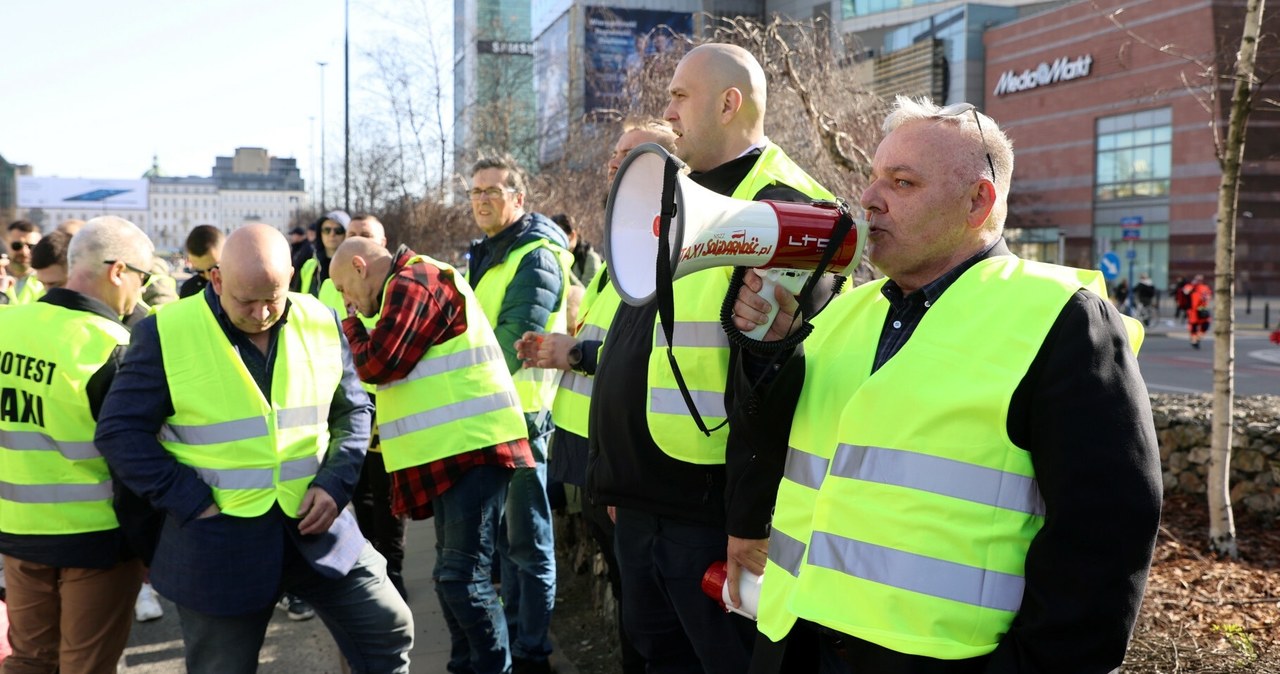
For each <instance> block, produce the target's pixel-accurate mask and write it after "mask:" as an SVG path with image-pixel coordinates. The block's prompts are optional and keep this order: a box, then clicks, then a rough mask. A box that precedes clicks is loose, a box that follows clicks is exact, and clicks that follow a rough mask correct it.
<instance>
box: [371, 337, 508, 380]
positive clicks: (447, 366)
mask: <svg viewBox="0 0 1280 674" xmlns="http://www.w3.org/2000/svg"><path fill="white" fill-rule="evenodd" d="M490 361H500V362H502V364H503V365H504V366H505V365H506V360H505V358H504V356H503V355H502V349H501V348H499V347H497V346H495V345H492V344H485V345H481V346H477V347H474V348H470V349H467V350H465V351H459V352H457V353H451V354H449V355H447V356H440V357H439V358H425V359H423V360H420V361H418V364H417V365H414V366H413V369H412V370H410V371H409V374H407V375H405V376H404V378H402V379H397V380H395V381H393V382H389V383H386V384H383V385H381V386H379V387H378V388H379V389H389V388H391V387H393V386H399V385H401V384H407V383H409V382H411V381H417V380H419V379H422V378H423V377H434V376H435V375H438V374H443V373H445V372H452V371H454V370H461V369H463V368H467V367H471V366H473V365H479V364H481V363H487V362H490Z"/></svg>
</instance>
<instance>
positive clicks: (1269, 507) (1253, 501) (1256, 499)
mask: <svg viewBox="0 0 1280 674" xmlns="http://www.w3.org/2000/svg"><path fill="white" fill-rule="evenodd" d="M1244 507H1245V508H1247V509H1248V510H1250V511H1251V512H1255V513H1275V512H1277V511H1280V500H1278V499H1277V495H1276V494H1273V493H1270V494H1252V495H1250V496H1247V497H1245V499H1244Z"/></svg>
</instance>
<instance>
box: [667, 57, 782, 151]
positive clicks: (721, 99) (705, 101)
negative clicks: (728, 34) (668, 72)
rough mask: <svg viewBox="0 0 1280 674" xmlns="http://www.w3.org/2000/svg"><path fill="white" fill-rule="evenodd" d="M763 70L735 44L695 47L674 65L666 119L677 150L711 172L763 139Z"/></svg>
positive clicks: (764, 86)
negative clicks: (671, 130) (673, 135)
mask: <svg viewBox="0 0 1280 674" xmlns="http://www.w3.org/2000/svg"><path fill="white" fill-rule="evenodd" d="M765 89H766V85H765V77H764V70H762V69H761V68H760V63H759V62H757V61H756V59H755V57H754V56H752V55H751V52H748V51H747V50H745V49H743V48H742V47H738V46H735V45H731V44H704V45H699V46H698V47H695V48H694V49H693V50H691V51H690V52H689V53H688V54H685V56H684V58H682V59H680V64H679V65H677V66H676V71H675V73H674V74H673V75H672V76H671V84H670V85H669V86H668V90H669V93H670V94H671V101H670V103H668V104H667V109H666V111H665V112H664V113H663V118H664V119H666V120H667V121H668V122H669V123H670V124H671V128H672V129H673V130H674V131H675V132H676V135H677V140H676V154H677V155H679V157H680V158H681V159H683V160H684V161H685V163H687V164H688V165H689V167H690V168H692V169H693V170H695V171H709V170H711V169H713V168H715V167H716V166H719V165H721V164H723V163H724V162H727V161H729V160H731V159H733V158H735V157H738V156H740V155H741V154H742V153H743V152H745V151H747V149H748V148H750V147H751V146H753V145H756V144H758V143H760V142H762V141H763V140H764V113H765V99H766V96H765Z"/></svg>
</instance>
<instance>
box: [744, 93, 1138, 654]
mask: <svg viewBox="0 0 1280 674" xmlns="http://www.w3.org/2000/svg"><path fill="white" fill-rule="evenodd" d="M884 130H885V132H886V134H887V135H886V137H885V138H884V140H883V141H882V142H881V143H880V146H879V148H878V149H877V150H876V155H875V161H874V163H873V165H872V173H871V182H870V184H869V185H868V187H867V188H866V190H865V191H864V192H863V193H862V199H861V205H862V207H863V208H864V209H866V211H867V217H868V219H869V220H870V236H869V238H868V241H867V251H868V257H869V259H870V261H871V263H872V264H874V265H875V266H876V267H877V268H878V269H879V270H880V271H881V272H882V273H884V274H885V276H886V278H884V279H880V280H878V281H874V282H871V283H867V284H864V285H861V286H859V287H857V288H855V289H853V290H852V291H850V292H848V293H846V294H844V295H842V296H841V297H839V298H837V299H836V300H834V301H833V302H832V303H831V306H830V307H828V308H827V310H826V311H825V312H823V314H822V315H821V316H818V317H817V318H816V319H815V320H814V321H813V324H814V330H813V334H812V336H811V337H810V338H809V339H808V340H807V341H806V342H805V343H804V352H803V353H802V352H800V351H799V350H797V351H796V353H795V355H794V356H792V358H791V359H790V360H789V361H787V362H786V364H785V366H784V367H783V368H782V370H781V371H780V372H778V374H777V376H776V378H775V379H774V381H773V382H772V384H771V386H770V389H769V390H768V391H767V392H766V393H764V394H762V398H761V404H760V405H759V406H758V413H753V414H744V415H742V416H741V417H735V418H734V422H735V427H734V436H735V438H736V437H738V436H739V434H742V435H744V436H747V437H749V438H750V441H751V442H754V443H757V445H758V446H760V447H762V448H767V447H773V448H774V449H773V451H775V452H777V451H786V452H787V460H786V473H785V476H784V478H783V480H782V482H781V484H780V486H779V488H778V492H777V507H776V510H775V512H774V517H773V521H772V530H771V534H770V541H769V553H768V555H769V561H768V565H767V568H766V570H765V575H764V583H763V585H762V587H761V596H760V605H759V613H758V623H757V625H758V627H759V630H760V632H761V633H762V634H763V635H764V636H766V637H767V638H768V639H769V640H770V642H771V643H772V642H780V641H782V640H783V639H784V638H786V639H788V640H789V641H790V643H789V644H788V645H787V646H786V657H787V659H788V660H787V662H785V663H779V662H777V661H774V662H771V663H766V662H764V661H763V660H764V658H762V657H759V656H761V655H762V654H766V653H770V654H776V652H777V650H778V649H777V648H776V647H774V648H762V647H760V646H759V645H758V646H757V649H756V654H757V658H756V661H755V662H754V663H753V668H752V670H751V672H752V673H753V674H764V673H765V672H779V671H782V672H791V671H817V665H816V663H813V661H812V659H811V660H810V664H808V665H805V664H801V663H800V662H798V661H797V660H796V659H794V658H796V657H797V656H804V655H810V656H812V655H814V654H816V653H817V652H819V651H821V650H823V649H822V645H823V644H825V645H827V646H830V647H831V648H829V649H828V650H829V651H832V652H834V651H836V650H837V649H835V648H834V645H835V643H837V642H838V643H839V644H840V648H839V649H838V650H839V652H841V653H843V655H844V656H845V659H846V660H847V662H848V664H849V665H850V668H851V669H852V670H853V671H856V672H859V673H860V674H968V673H970V672H986V673H995V672H1009V673H1012V672H1050V671H1053V672H1110V671H1118V669H1119V667H1120V665H1121V663H1122V661H1123V659H1124V653H1125V646H1126V644H1127V642H1128V639H1129V635H1130V633H1131V631H1132V629H1133V625H1134V622H1135V620H1136V618H1137V612H1138V607H1139V605H1140V604H1141V601H1142V595H1143V586H1144V583H1145V581H1146V576H1147V571H1148V570H1149V568H1150V564H1151V551H1152V548H1153V546H1154V543H1155V537H1156V532H1157V528H1158V525H1159V519H1160V497H1161V483H1160V464H1159V456H1158V453H1157V448H1156V438H1155V429H1154V427H1153V423H1152V419H1151V405H1150V402H1149V400H1148V398H1147V390H1146V386H1145V385H1144V383H1143V381H1142V375H1141V374H1140V373H1139V370H1138V363H1137V359H1136V358H1135V353H1136V352H1137V349H1138V346H1139V345H1140V344H1141V341H1142V327H1141V325H1140V324H1138V323H1137V321H1133V320H1132V319H1128V318H1127V317H1122V316H1121V315H1120V314H1119V312H1118V311H1117V310H1116V309H1115V307H1113V306H1112V305H1111V303H1110V302H1108V301H1107V299H1106V296H1107V293H1106V287H1105V286H1104V285H1103V283H1102V278H1101V274H1100V273H1098V272H1096V271H1092V270H1082V269H1071V268H1068V267H1061V266H1057V265H1051V264H1045V263H1040V262H1034V261H1030V260H1021V259H1019V258H1017V257H1016V256H1014V255H1013V254H1012V253H1011V252H1010V250H1009V248H1008V246H1007V244H1006V243H1005V240H1004V238H1003V236H1002V232H1003V228H1004V221H1005V216H1006V213H1007V210H1008V206H1007V196H1008V191H1009V184H1010V179H1011V175H1012V172H1013V149H1012V144H1011V143H1010V141H1009V139H1008V138H1007V137H1006V136H1005V134H1004V132H1003V131H1002V130H1001V129H1000V128H999V126H997V125H996V123H995V121H994V120H992V119H991V118H990V117H987V116H986V115H983V114H981V113H979V112H978V111H977V110H976V109H974V107H973V106H972V105H969V104H967V103H961V104H955V105H950V106H947V107H939V106H937V105H935V104H933V103H932V102H931V101H929V100H928V99H921V100H918V101H917V100H912V99H908V98H905V97H901V96H900V97H898V100H897V103H896V105H895V108H894V110H893V111H892V112H891V113H890V114H889V116H888V117H887V118H886V120H885V123H884ZM759 288H760V281H759V279H758V278H753V279H752V280H750V281H748V283H747V286H746V287H745V288H744V290H742V291H741V292H740V294H739V299H738V302H737V304H736V305H735V306H734V314H735V316H736V317H737V318H736V319H735V320H736V324H737V326H738V328H739V329H751V328H755V327H756V326H758V325H763V324H765V323H766V320H765V317H764V310H765V309H766V305H765V304H764V303H763V302H762V301H761V299H762V298H760V297H759V296H758V295H757V294H756V293H755V292H753V291H758V290H759ZM777 299H780V300H784V299H787V298H784V297H779V298H777ZM793 308H794V302H790V303H788V306H786V307H784V308H783V309H782V310H781V311H780V312H779V315H778V318H777V319H776V320H775V321H774V322H773V326H774V327H773V329H771V331H770V333H769V335H768V337H767V339H771V340H776V339H780V338H781V337H782V336H783V335H785V334H786V332H787V331H788V329H789V326H791V325H792V320H791V317H790V316H789V315H788V314H789V313H791V311H792V309H793ZM747 358H748V359H750V357H747ZM740 385H741V386H746V385H747V384H740ZM801 389H803V390H801ZM792 410H794V412H793V411H792ZM788 447H789V449H787V448H788ZM815 624H816V625H819V626H820V627H819V628H817V629H813V625H815ZM815 634H816V635H818V638H819V639H820V640H821V643H820V644H819V645H818V647H816V648H815V647H814V646H813V644H812V643H811V642H810V644H807V645H805V644H802V641H803V639H804V637H805V636H806V635H808V636H810V637H812V636H813V635H815ZM797 637H800V638H799V639H797ZM766 665H768V666H766Z"/></svg>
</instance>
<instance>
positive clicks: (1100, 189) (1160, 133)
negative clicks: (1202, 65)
mask: <svg viewBox="0 0 1280 674" xmlns="http://www.w3.org/2000/svg"><path fill="white" fill-rule="evenodd" d="M1172 122H1173V113H1172V111H1171V109H1170V108H1160V109H1158V110H1144V111H1142V112H1135V113H1130V114H1127V115H1117V116H1115V117H1104V118H1102V119H1099V120H1098V122H1097V137H1096V148H1095V149H1096V153H1097V154H1096V157H1097V162H1096V166H1097V170H1096V173H1095V176H1094V196H1095V198H1096V199H1097V200H1098V201H1114V200H1119V199H1141V198H1152V197H1156V198H1167V197H1168V196H1169V176H1170V174H1171V172H1172V167H1173V141H1172V138H1173V127H1172Z"/></svg>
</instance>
